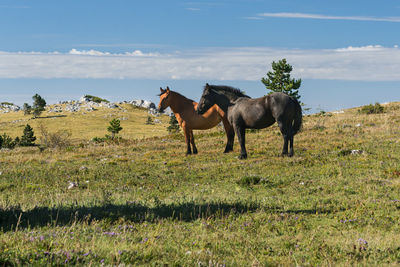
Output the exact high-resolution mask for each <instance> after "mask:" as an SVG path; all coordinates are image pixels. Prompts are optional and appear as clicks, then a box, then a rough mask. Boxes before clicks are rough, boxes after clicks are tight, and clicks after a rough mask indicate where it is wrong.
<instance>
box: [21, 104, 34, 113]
mask: <svg viewBox="0 0 400 267" xmlns="http://www.w3.org/2000/svg"><path fill="white" fill-rule="evenodd" d="M22 109H23V110H24V115H29V114H31V112H32V107H31V106H30V105H29V104H28V103H24V106H23V107H22Z"/></svg>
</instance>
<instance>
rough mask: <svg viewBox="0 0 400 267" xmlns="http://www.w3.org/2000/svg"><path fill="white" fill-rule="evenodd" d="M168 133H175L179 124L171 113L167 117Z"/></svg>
mask: <svg viewBox="0 0 400 267" xmlns="http://www.w3.org/2000/svg"><path fill="white" fill-rule="evenodd" d="M167 130H168V132H169V133H176V132H178V131H179V124H178V121H177V120H176V117H175V114H172V115H171V117H170V119H169V126H168V127H167Z"/></svg>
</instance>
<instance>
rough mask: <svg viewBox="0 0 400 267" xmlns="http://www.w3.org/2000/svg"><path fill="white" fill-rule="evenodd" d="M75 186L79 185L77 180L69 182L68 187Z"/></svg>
mask: <svg viewBox="0 0 400 267" xmlns="http://www.w3.org/2000/svg"><path fill="white" fill-rule="evenodd" d="M74 187H78V183H76V182H69V184H68V189H72V188H74Z"/></svg>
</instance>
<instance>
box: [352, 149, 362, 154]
mask: <svg viewBox="0 0 400 267" xmlns="http://www.w3.org/2000/svg"><path fill="white" fill-rule="evenodd" d="M363 153H364V151H362V150H358V149H353V150H352V151H351V154H352V155H361V154H363Z"/></svg>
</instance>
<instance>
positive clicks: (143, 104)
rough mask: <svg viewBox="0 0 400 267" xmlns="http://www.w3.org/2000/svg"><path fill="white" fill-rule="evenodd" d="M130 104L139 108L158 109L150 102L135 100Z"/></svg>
mask: <svg viewBox="0 0 400 267" xmlns="http://www.w3.org/2000/svg"><path fill="white" fill-rule="evenodd" d="M129 103H130V104H132V105H134V106H135V107H139V108H147V109H156V105H155V104H154V103H153V102H151V101H148V100H142V99H135V100H132V101H130V102H129Z"/></svg>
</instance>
